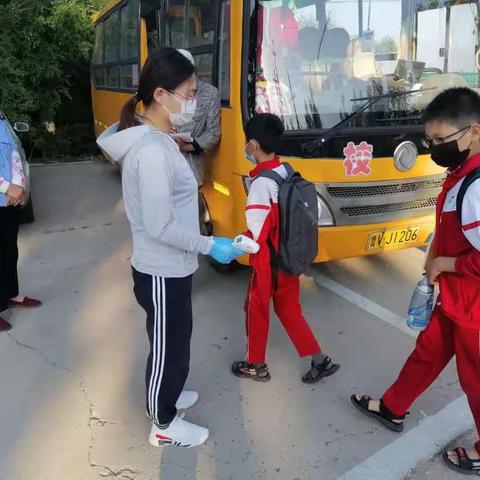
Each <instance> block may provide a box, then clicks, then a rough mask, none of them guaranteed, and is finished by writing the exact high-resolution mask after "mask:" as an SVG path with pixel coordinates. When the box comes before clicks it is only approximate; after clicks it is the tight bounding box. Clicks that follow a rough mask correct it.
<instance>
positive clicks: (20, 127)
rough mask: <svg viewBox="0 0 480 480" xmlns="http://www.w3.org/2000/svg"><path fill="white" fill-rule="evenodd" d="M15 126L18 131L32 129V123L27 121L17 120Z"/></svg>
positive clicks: (22, 131)
mask: <svg viewBox="0 0 480 480" xmlns="http://www.w3.org/2000/svg"><path fill="white" fill-rule="evenodd" d="M13 128H14V130H15V131H16V132H18V133H27V132H28V131H30V125H29V124H28V123H25V122H15V124H14V125H13Z"/></svg>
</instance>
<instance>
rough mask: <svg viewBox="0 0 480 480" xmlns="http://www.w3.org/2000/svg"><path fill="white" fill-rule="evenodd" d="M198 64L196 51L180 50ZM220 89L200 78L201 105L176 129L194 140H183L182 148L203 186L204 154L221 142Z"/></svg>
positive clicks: (198, 102) (198, 97) (199, 102)
mask: <svg viewBox="0 0 480 480" xmlns="http://www.w3.org/2000/svg"><path fill="white" fill-rule="evenodd" d="M178 51H179V52H180V53H181V54H182V55H183V56H184V57H185V58H186V59H187V60H188V61H189V62H191V63H192V65H193V66H195V61H194V59H193V55H192V54H191V53H190V52H189V51H188V50H182V49H180V50H178ZM220 106H221V102H220V93H219V92H218V89H217V88H215V87H214V86H213V85H210V84H209V83H207V82H204V81H203V80H200V79H197V109H196V111H195V115H194V116H193V120H192V121H191V122H189V123H187V124H186V125H184V126H183V127H179V128H177V129H176V131H177V132H178V133H187V134H189V135H190V136H191V138H192V141H191V142H184V141H181V140H180V141H179V145H180V151H181V152H182V153H183V154H184V155H185V158H186V159H187V162H188V164H189V165H190V168H191V169H192V171H193V174H194V175H195V178H196V180H197V182H198V186H199V188H201V187H202V185H203V177H204V170H205V169H204V158H203V154H204V153H206V152H208V151H210V150H213V149H214V148H215V147H216V146H217V145H218V143H219V142H220V136H221V131H220Z"/></svg>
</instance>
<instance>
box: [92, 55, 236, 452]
mask: <svg viewBox="0 0 480 480" xmlns="http://www.w3.org/2000/svg"><path fill="white" fill-rule="evenodd" d="M195 95H196V78H195V69H194V67H193V65H192V64H191V63H190V62H189V61H188V60H187V59H186V58H185V57H184V56H183V55H182V54H181V53H179V52H177V51H176V50H175V49H173V48H160V49H158V50H156V51H155V52H153V53H152V54H151V55H150V56H149V58H148V60H147V62H146V64H145V66H144V68H143V70H142V73H141V76H140V82H139V89H138V93H137V94H136V95H135V96H134V97H132V98H131V99H130V100H129V101H128V102H127V103H126V105H125V106H124V108H123V111H122V115H121V120H120V122H119V123H118V124H115V125H113V126H112V127H110V128H109V129H108V130H106V131H105V132H104V133H103V134H102V135H101V136H100V138H99V139H98V145H99V146H100V148H101V149H102V150H103V151H104V152H105V153H106V154H107V155H108V156H110V157H111V158H113V159H114V160H115V161H117V162H121V163H122V166H123V168H122V186H123V197H124V202H125V209H126V212H127V216H128V220H129V222H130V226H131V231H132V236H133V256H132V271H133V280H134V293H135V296H136V299H137V301H138V303H139V304H140V305H141V306H142V308H143V309H144V310H145V312H146V314H147V333H148V338H149V340H150V354H149V356H148V361H147V369H146V396H147V415H148V416H149V417H150V418H151V419H152V421H153V423H152V429H151V432H150V436H149V441H150V443H151V444H152V445H154V446H165V445H175V446H182V447H194V446H198V445H200V444H202V443H203V442H205V441H206V440H207V438H208V435H209V432H208V430H207V429H206V428H203V427H200V426H197V425H194V424H192V423H190V422H187V421H186V420H184V419H183V416H180V415H178V413H177V410H181V409H186V408H189V407H191V406H192V405H193V404H194V403H195V402H196V401H197V400H198V394H197V393H196V392H188V391H183V387H184V385H185V381H186V379H187V376H188V372H189V364H190V340H191V335H192V301H191V293H192V275H193V273H194V272H195V271H196V270H197V268H198V259H197V254H198V253H201V254H203V255H211V256H212V257H213V258H214V259H215V260H216V261H218V262H220V263H230V262H231V261H232V260H233V259H234V258H235V257H237V256H239V255H241V254H242V253H243V252H241V251H240V250H238V249H236V248H235V247H233V245H232V240H230V239H226V238H217V237H205V236H201V235H200V232H199V225H198V201H197V198H198V194H197V182H196V181H195V177H194V176H193V173H192V171H191V169H190V168H189V166H188V164H187V162H186V160H185V158H184V156H183V155H182V154H181V153H180V151H179V148H178V145H177V143H176V142H175V141H174V140H173V139H172V138H171V137H170V136H169V135H168V133H169V132H170V131H171V128H172V127H180V126H182V125H183V124H185V123H187V122H189V121H191V119H192V117H193V114H194V113H195V108H196V98H195ZM140 102H141V103H142V104H143V107H144V111H143V114H142V115H139V114H137V106H138V104H139V103H140Z"/></svg>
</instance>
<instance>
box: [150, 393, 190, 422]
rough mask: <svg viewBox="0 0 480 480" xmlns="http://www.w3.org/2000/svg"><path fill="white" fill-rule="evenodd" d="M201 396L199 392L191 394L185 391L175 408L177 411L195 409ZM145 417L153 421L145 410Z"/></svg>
mask: <svg viewBox="0 0 480 480" xmlns="http://www.w3.org/2000/svg"><path fill="white" fill-rule="evenodd" d="M198 398H199V395H198V393H197V392H193V391H192V392H189V391H188V390H184V391H183V392H182V393H181V394H180V396H179V397H178V400H177V403H176V405H175V407H177V410H186V409H187V408H190V407H193V406H194V405H195V404H196V403H197V402H198ZM145 415H146V416H147V417H148V418H149V419H150V420H151V419H152V417H151V416H150V415H149V414H148V412H147V411H146V410H145Z"/></svg>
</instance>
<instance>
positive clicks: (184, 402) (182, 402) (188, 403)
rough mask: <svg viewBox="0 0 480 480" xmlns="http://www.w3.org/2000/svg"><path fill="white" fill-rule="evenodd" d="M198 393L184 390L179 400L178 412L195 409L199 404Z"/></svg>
mask: <svg viewBox="0 0 480 480" xmlns="http://www.w3.org/2000/svg"><path fill="white" fill-rule="evenodd" d="M198 396H199V395H198V393H197V392H189V391H188V390H184V391H183V392H182V393H181V394H180V396H179V397H178V400H177V404H176V407H177V410H186V409H187V408H190V407H193V406H194V405H195V404H196V403H197V402H198Z"/></svg>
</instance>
